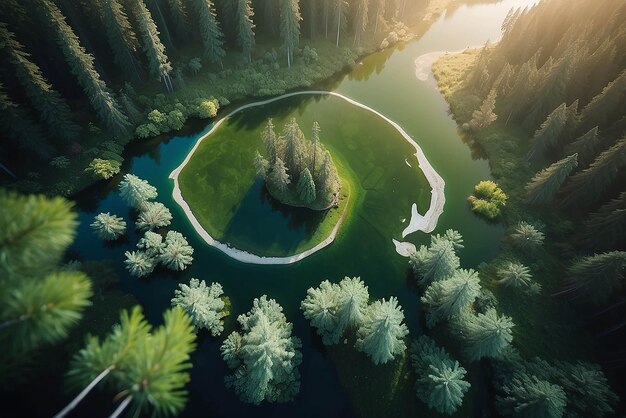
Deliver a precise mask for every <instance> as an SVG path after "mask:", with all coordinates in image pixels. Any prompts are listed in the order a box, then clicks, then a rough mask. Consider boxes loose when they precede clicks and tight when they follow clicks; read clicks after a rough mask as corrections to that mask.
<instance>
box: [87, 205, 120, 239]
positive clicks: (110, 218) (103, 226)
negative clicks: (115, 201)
mask: <svg viewBox="0 0 626 418" xmlns="http://www.w3.org/2000/svg"><path fill="white" fill-rule="evenodd" d="M90 226H91V228H92V229H93V230H94V232H95V233H96V234H97V235H98V238H100V239H103V240H105V241H113V240H116V239H118V238H119V237H121V236H122V235H124V232H126V222H125V221H124V220H123V219H122V218H121V217H119V216H116V215H111V214H110V213H109V212H106V213H100V214H98V215H96V217H95V219H94V221H93V223H92V224H91V225H90Z"/></svg>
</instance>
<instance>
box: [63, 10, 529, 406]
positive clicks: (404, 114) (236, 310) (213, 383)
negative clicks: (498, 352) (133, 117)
mask: <svg viewBox="0 0 626 418" xmlns="http://www.w3.org/2000/svg"><path fill="white" fill-rule="evenodd" d="M468 3H471V4H467V5H466V4H463V2H458V3H455V7H454V8H453V10H452V12H450V13H447V14H446V15H444V16H442V17H441V18H439V19H438V20H437V21H436V22H435V23H433V24H432V26H431V27H430V28H429V29H428V30H427V31H426V32H425V33H424V34H423V35H422V36H421V37H420V38H419V39H415V40H413V41H411V42H408V43H406V44H404V45H400V46H397V47H396V48H394V49H390V50H387V51H383V52H379V53H376V54H373V55H370V56H368V57H366V58H365V59H363V60H362V61H361V62H359V63H358V65H357V66H356V68H354V69H353V70H352V71H350V72H348V73H347V74H344V75H342V76H341V77H339V78H338V79H335V80H333V81H332V82H329V83H328V84H329V87H332V90H333V91H336V92H338V93H341V94H342V95H345V96H347V97H350V98H352V99H354V100H356V101H359V102H361V103H363V104H365V105H367V106H369V107H371V108H373V109H375V110H377V111H379V112H380V113H382V114H384V115H385V116H387V117H389V118H390V119H392V120H393V121H395V122H397V123H398V124H399V125H400V126H402V128H403V129H404V130H405V131H406V132H407V133H408V134H409V135H411V137H412V138H414V139H415V141H416V142H417V143H418V144H419V146H420V147H421V148H422V150H423V152H424V154H425V155H426V157H427V158H428V160H429V162H430V164H431V165H432V166H433V167H434V169H435V170H436V171H437V172H438V173H439V174H440V175H441V176H442V177H443V179H444V180H445V184H446V186H445V198H446V203H445V207H444V211H443V214H442V215H441V217H440V218H439V221H438V225H437V227H436V229H435V231H434V232H433V233H439V232H443V231H445V230H446V229H448V228H453V229H457V230H459V231H460V232H461V233H462V234H463V236H464V239H465V243H466V245H465V248H464V249H463V250H461V252H460V257H461V264H462V266H463V267H465V268H470V267H476V266H478V265H479V264H480V263H482V262H485V261H488V260H489V259H491V258H493V257H494V256H495V254H496V253H497V251H498V248H499V241H500V238H501V236H502V234H503V228H502V227H501V226H499V225H494V224H490V223H487V222H485V221H484V220H482V219H480V218H478V217H476V216H475V215H473V214H472V213H471V212H470V210H469V207H468V204H467V196H468V195H469V194H470V193H471V192H472V188H473V186H474V185H475V184H476V183H478V182H479V181H480V180H485V179H489V178H491V176H490V170H489V164H488V162H487V161H486V160H484V159H480V158H477V157H476V153H472V150H471V149H470V148H469V147H468V146H467V145H466V144H465V143H463V141H462V139H461V136H460V135H459V132H458V130H457V125H456V123H455V122H454V120H453V119H452V118H451V116H450V114H449V111H448V105H447V103H446V102H445V100H444V98H443V97H442V96H441V94H440V93H439V92H438V90H437V88H436V85H435V83H434V82H433V80H432V75H431V76H430V77H428V79H426V80H425V81H421V80H419V79H418V78H417V77H416V71H415V60H416V58H418V57H420V56H422V55H424V54H428V53H431V52H435V51H457V50H461V49H463V48H466V47H468V46H474V45H481V44H484V43H485V42H486V41H487V40H497V39H498V38H499V37H500V27H501V24H502V21H503V20H504V18H505V16H506V14H507V12H508V11H509V10H510V9H511V8H512V7H524V6H527V5H530V4H533V3H535V1H534V0H504V1H501V2H490V3H485V4H482V3H480V2H478V1H469V2H468ZM294 106H298V104H294ZM210 128H211V124H209V125H208V126H205V127H203V128H202V129H200V130H199V131H197V132H194V133H193V134H189V135H185V136H174V137H172V138H168V139H167V140H164V141H158V142H157V141H153V142H154V144H153V145H149V146H146V147H145V152H143V153H140V154H139V155H136V156H133V157H132V159H131V160H130V161H127V164H126V167H127V172H130V173H133V174H135V175H137V176H139V177H141V178H144V179H146V180H148V181H149V182H150V183H152V184H153V185H155V186H156V187H157V189H158V192H159V197H158V199H157V200H159V201H161V202H163V203H164V204H165V205H166V206H168V207H169V208H170V210H171V211H172V213H173V215H174V220H173V222H172V225H171V228H172V229H175V230H178V231H180V232H182V233H183V234H184V235H185V236H186V237H187V238H188V240H189V243H190V244H191V245H192V246H193V247H194V248H195V253H194V259H195V260H194V263H193V265H192V267H191V268H190V269H188V270H187V271H185V272H183V273H181V274H175V273H169V274H168V273H166V272H160V271H159V272H156V273H155V274H153V275H151V276H150V277H149V278H147V279H136V278H132V277H130V276H129V275H128V274H127V273H126V271H125V270H124V269H123V263H122V261H123V259H124V255H123V254H124V252H125V251H127V250H129V249H131V248H132V247H134V245H135V243H136V242H137V239H138V235H137V234H135V233H134V232H132V231H131V232H130V233H129V234H128V235H129V238H128V240H127V241H124V242H121V243H116V244H114V245H108V244H107V245H105V244H102V243H100V242H99V241H98V240H97V238H96V237H95V235H94V234H93V233H92V231H91V230H90V228H89V224H90V223H91V222H92V221H93V217H94V216H95V215H96V214H98V213H100V212H112V213H116V214H119V215H122V216H124V218H126V220H127V222H128V223H129V224H131V225H132V223H131V221H130V213H129V210H128V208H127V207H126V206H125V205H124V203H123V202H122V201H121V199H120V197H119V195H118V193H117V192H116V187H117V185H116V184H113V183H109V184H106V185H103V186H101V187H97V188H95V189H91V190H90V191H89V192H88V193H87V194H83V196H81V199H80V201H79V202H78V208H79V220H80V226H79V231H78V233H79V234H78V238H77V240H76V242H75V244H74V245H73V247H72V251H73V252H74V253H75V254H76V255H77V256H78V257H79V258H80V259H112V260H114V261H115V265H116V269H117V272H118V273H119V276H120V286H121V288H122V289H123V290H124V291H126V292H129V293H132V294H133V295H134V296H135V297H136V298H137V299H138V300H139V301H140V303H141V304H142V305H143V307H144V311H145V312H146V315H147V317H148V318H149V319H150V320H151V321H153V322H155V323H158V322H159V321H160V317H161V314H162V312H163V311H164V310H165V309H166V308H167V307H168V306H169V304H170V299H171V298H172V296H173V292H174V289H175V288H177V286H178V283H180V282H185V283H187V282H188V281H189V279H190V278H191V277H195V278H198V279H204V280H206V281H207V282H211V281H218V282H220V283H221V284H222V285H223V287H224V292H225V293H226V295H228V296H229V297H230V298H231V301H232V314H231V317H230V318H229V321H228V322H227V326H226V331H225V333H229V332H231V331H232V330H233V326H234V318H236V316H237V315H239V314H241V313H244V312H247V311H248V310H249V309H250V307H251V304H252V300H253V298H255V297H259V296H261V295H262V294H267V295H268V296H269V297H272V298H275V299H276V300H277V301H278V303H280V304H281V305H282V306H283V308H284V312H285V314H286V316H287V319H288V320H289V321H291V322H293V323H294V334H295V335H296V336H298V337H299V338H300V339H302V343H303V348H302V353H303V363H302V365H301V366H300V373H301V375H302V384H301V390H300V394H299V395H298V396H297V397H296V399H295V401H294V402H291V403H287V404H283V405H266V404H264V405H262V406H260V407H254V406H248V405H245V404H243V403H241V402H239V401H238V399H237V397H236V395H235V393H234V391H232V390H230V389H226V388H225V387H224V383H223V377H224V375H225V374H226V373H227V372H228V369H227V367H226V365H225V364H224V362H223V361H222V360H221V358H220V355H219V345H220V343H221V339H215V338H210V337H209V336H207V335H201V337H200V338H199V341H198V349H197V351H196V352H195V353H194V355H193V364H194V367H193V369H192V372H191V374H192V380H191V383H190V401H189V404H188V407H187V409H186V411H185V413H184V416H190V417H191V416H202V417H207V416H211V417H222V416H224V417H225V416H268V417H270V416H271V417H295V416H298V417H304V416H328V417H333V416H341V417H346V416H352V414H353V412H352V409H351V407H350V400H349V399H348V396H347V395H346V392H345V390H344V389H342V387H341V385H340V383H339V381H338V378H337V375H336V372H335V369H334V367H333V365H332V363H331V361H330V359H329V358H328V355H327V354H326V353H325V352H324V350H323V348H322V346H321V345H320V343H319V340H318V339H317V338H315V336H314V333H312V331H311V330H310V327H309V324H308V322H307V321H306V320H305V319H304V317H303V316H302V313H301V312H300V310H299V304H300V301H301V300H302V299H303V298H304V297H305V295H306V289H307V288H309V287H311V286H317V285H318V284H319V282H320V281H322V280H324V279H330V280H331V281H338V280H340V279H341V278H343V277H344V276H360V277H361V278H362V279H363V280H364V281H365V282H366V284H367V285H368V287H369V291H370V295H371V297H372V298H382V297H385V298H388V297H390V296H396V297H397V298H398V300H399V303H400V305H402V307H403V308H404V313H405V316H406V322H407V325H408V326H409V329H410V332H411V335H413V336H415V335H418V334H419V333H420V332H421V330H420V315H421V314H420V311H419V296H420V295H419V294H418V291H417V289H416V288H415V286H414V285H412V283H411V279H410V278H408V263H407V259H406V258H403V257H402V256H400V255H398V254H397V253H396V251H395V248H394V246H393V245H392V244H391V236H392V235H389V236H384V234H381V232H380V230H379V228H377V227H376V225H375V222H370V221H368V218H370V219H372V218H378V219H383V218H384V217H385V211H384V210H381V209H380V208H376V207H373V206H367V205H365V206H363V207H361V208H360V212H359V213H358V214H356V219H355V220H354V222H351V223H350V224H349V225H348V227H347V229H346V231H344V232H345V234H344V236H343V237H342V238H341V239H339V240H337V241H336V242H334V243H332V244H331V245H330V246H329V247H327V248H325V249H323V250H322V251H320V252H319V253H317V254H314V255H312V256H310V257H309V258H306V259H304V260H302V261H300V262H298V263H295V264H293V265H287V266H263V265H250V264H243V263H240V262H237V261H235V260H233V259H230V258H229V257H228V256H227V255H225V254H223V253H222V252H220V251H218V250H216V249H215V248H212V247H210V246H208V245H207V244H206V243H205V242H204V241H203V240H202V239H201V238H200V237H199V236H197V234H196V232H195V231H194V230H193V228H192V227H191V225H190V224H189V220H188V219H187V217H186V216H185V215H184V213H183V212H182V210H181V209H180V207H179V206H178V205H177V204H176V203H175V202H174V201H173V199H172V188H173V183H172V181H171V180H170V179H168V175H169V174H170V172H171V171H172V170H173V169H174V168H176V167H177V166H178V165H179V164H180V163H181V162H182V161H183V159H184V158H185V156H186V155H187V154H188V152H189V151H190V150H191V148H192V147H193V145H194V143H195V140H196V139H197V138H198V137H199V136H201V135H203V134H204V133H206V132H208V130H209V129H210ZM395 180H396V181H398V182H401V181H402V179H395ZM374 192H375V191H374ZM368 193H369V191H368ZM416 199H417V197H416ZM413 201H415V199H414V200H413ZM207 204H209V205H210V202H207ZM421 213H423V212H421ZM406 214H407V216H409V215H410V207H407V210H406ZM130 229H132V226H131V228H130ZM394 233H395V232H394ZM405 240H406V241H410V242H412V243H414V244H416V245H420V244H425V243H427V242H428V241H429V234H425V233H422V232H419V231H418V232H416V233H413V234H411V235H409V236H408V237H407V238H406V239H405ZM223 336H224V335H223ZM415 402H416V403H417V402H419V401H418V400H417V398H416V399H415Z"/></svg>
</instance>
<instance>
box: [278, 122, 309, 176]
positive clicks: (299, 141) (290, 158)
mask: <svg viewBox="0 0 626 418" xmlns="http://www.w3.org/2000/svg"><path fill="white" fill-rule="evenodd" d="M281 137H282V141H283V142H284V144H285V145H284V150H285V151H284V156H285V165H286V166H287V168H288V169H289V171H291V172H292V173H296V174H299V173H301V172H302V170H303V169H304V167H305V162H306V149H305V143H304V133H302V130H301V129H300V126H298V122H296V118H291V119H290V120H289V122H287V123H286V124H285V126H284V127H283V131H282V134H281Z"/></svg>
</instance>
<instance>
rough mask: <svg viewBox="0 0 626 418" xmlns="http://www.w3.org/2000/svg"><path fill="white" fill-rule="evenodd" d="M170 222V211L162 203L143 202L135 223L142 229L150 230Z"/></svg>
mask: <svg viewBox="0 0 626 418" xmlns="http://www.w3.org/2000/svg"><path fill="white" fill-rule="evenodd" d="M171 222H172V213H171V212H170V210H169V209H168V208H167V207H165V205H164V204H163V203H161V202H145V203H144V204H143V205H142V208H141V212H140V213H139V218H137V222H136V224H135V225H136V226H137V229H140V230H142V231H148V230H150V231H152V230H154V229H158V228H163V227H165V226H168V225H169V224H170V223H171Z"/></svg>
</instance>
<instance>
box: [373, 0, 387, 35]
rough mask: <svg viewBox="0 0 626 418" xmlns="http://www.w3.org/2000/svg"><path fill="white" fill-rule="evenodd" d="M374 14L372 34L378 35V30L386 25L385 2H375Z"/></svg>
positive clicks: (379, 0)
mask: <svg viewBox="0 0 626 418" xmlns="http://www.w3.org/2000/svg"><path fill="white" fill-rule="evenodd" d="M375 3H376V12H375V13H374V33H378V29H379V28H381V27H384V26H386V25H387V22H386V21H385V10H386V6H387V0H376V1H375Z"/></svg>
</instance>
